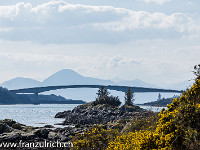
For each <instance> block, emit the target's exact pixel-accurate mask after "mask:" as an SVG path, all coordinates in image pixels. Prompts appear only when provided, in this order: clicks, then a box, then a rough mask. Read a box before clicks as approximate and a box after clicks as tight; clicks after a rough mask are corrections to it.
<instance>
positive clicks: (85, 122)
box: [0, 103, 149, 150]
mask: <svg viewBox="0 0 200 150" xmlns="http://www.w3.org/2000/svg"><path fill="white" fill-rule="evenodd" d="M148 113H149V112H148V111H147V110H145V109H142V108H140V107H139V106H121V107H115V106H110V105H107V104H101V105H96V106H94V105H93V103H86V104H83V105H79V106H77V107H75V108H74V109H73V110H72V111H70V110H68V111H64V112H59V113H57V114H56V115H55V118H65V120H64V122H62V123H60V124H61V125H65V127H63V128H55V127H54V126H51V125H46V126H44V127H31V126H26V125H23V124H20V123H18V122H15V121H13V120H11V119H5V120H0V141H2V142H15V143H16V142H20V141H21V142H44V140H46V141H47V142H48V141H49V142H56V141H60V142H70V138H71V137H73V136H75V135H76V134H78V133H83V132H84V131H85V130H87V129H88V128H89V127H91V126H93V125H95V124H101V125H103V127H104V128H105V129H108V128H112V129H115V128H118V129H120V130H122V129H123V127H124V126H125V125H126V124H127V122H129V120H130V119H132V118H134V117H139V118H141V117H145V116H147V115H148ZM119 122H121V123H119ZM122 122H123V123H122ZM66 125H68V126H66ZM18 149H23V148H18ZM25 149H28V148H25ZM31 149H34V148H31ZM43 149H45V148H43ZM47 149H51V148H47ZM52 149H56V148H52ZM58 149H59V150H61V149H62V148H58ZM65 149H66V148H65Z"/></svg>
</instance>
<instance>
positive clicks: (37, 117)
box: [0, 104, 78, 127]
mask: <svg viewBox="0 0 200 150" xmlns="http://www.w3.org/2000/svg"><path fill="white" fill-rule="evenodd" d="M76 106H78V105H77V104H40V105H0V120H2V119H13V120H15V121H17V122H19V123H22V124H25V125H28V126H35V127H42V126H45V125H47V124H50V125H54V124H55V123H61V122H62V121H63V120H64V119H59V118H54V116H55V115H56V113H58V112H62V111H65V110H72V109H73V108H74V107H76ZM54 126H56V125H54ZM57 127H58V125H57Z"/></svg>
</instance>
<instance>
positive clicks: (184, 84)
mask: <svg viewBox="0 0 200 150" xmlns="http://www.w3.org/2000/svg"><path fill="white" fill-rule="evenodd" d="M193 82H194V81H193V80H191V81H182V82H176V83H172V84H169V85H167V86H166V88H168V89H175V90H186V89H187V88H190V87H191V86H192V84H193Z"/></svg>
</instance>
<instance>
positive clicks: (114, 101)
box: [93, 87, 121, 106]
mask: <svg viewBox="0 0 200 150" xmlns="http://www.w3.org/2000/svg"><path fill="white" fill-rule="evenodd" d="M109 94H110V93H109V92H108V91H107V89H105V88H104V87H100V88H99V90H98V93H97V98H96V100H95V101H94V102H93V104H94V105H98V104H109V105H111V106H120V105H121V102H120V100H119V97H118V96H117V97H114V96H112V95H111V96H110V95H109Z"/></svg>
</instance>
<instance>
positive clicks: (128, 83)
mask: <svg viewBox="0 0 200 150" xmlns="http://www.w3.org/2000/svg"><path fill="white" fill-rule="evenodd" d="M116 84H117V85H124V86H136V87H147V88H158V87H157V86H156V85H153V84H149V83H147V82H144V81H142V80H139V79H135V80H122V81H119V82H116Z"/></svg>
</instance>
